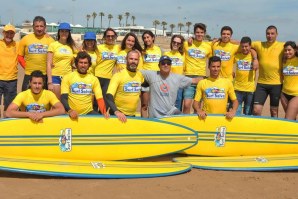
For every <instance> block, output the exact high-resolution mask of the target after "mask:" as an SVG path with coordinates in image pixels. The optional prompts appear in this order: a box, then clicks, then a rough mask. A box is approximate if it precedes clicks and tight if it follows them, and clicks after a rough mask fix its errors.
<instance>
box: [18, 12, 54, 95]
mask: <svg viewBox="0 0 298 199" xmlns="http://www.w3.org/2000/svg"><path fill="white" fill-rule="evenodd" d="M33 31H34V33H32V34H29V35H26V36H25V37H23V38H22V39H21V41H20V45H19V50H18V61H19V63H20V64H21V66H22V67H23V68H24V69H25V76H24V80H23V85H22V91H24V90H27V88H28V82H29V79H30V74H31V72H32V71H34V70H40V71H41V72H42V73H43V74H44V75H45V79H46V78H47V77H46V68H47V63H46V62H47V52H48V47H49V45H50V43H52V42H54V39H53V38H52V37H50V36H49V35H46V32H45V31H46V20H45V19H44V18H43V17H41V16H36V17H35V18H34V20H33ZM46 82H47V81H46Z"/></svg>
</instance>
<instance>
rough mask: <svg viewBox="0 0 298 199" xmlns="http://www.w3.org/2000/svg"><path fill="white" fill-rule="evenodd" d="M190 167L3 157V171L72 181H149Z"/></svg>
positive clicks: (179, 164)
mask: <svg viewBox="0 0 298 199" xmlns="http://www.w3.org/2000/svg"><path fill="white" fill-rule="evenodd" d="M190 169H191V165H190V164H185V163H173V162H123V161H98V160H93V161H92V160H91V161H90V160H61V159H47V158H30V157H16V156H15V157H10V156H0V170H3V171H8V172H18V173H27V174H35V175H45V176H60V177H73V178H146V177H159V176H170V175H176V174H180V173H185V172H187V171H190Z"/></svg>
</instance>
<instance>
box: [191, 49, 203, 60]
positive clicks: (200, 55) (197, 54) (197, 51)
mask: <svg viewBox="0 0 298 199" xmlns="http://www.w3.org/2000/svg"><path fill="white" fill-rule="evenodd" d="M188 55H189V56H190V57H193V58H200V59H204V58H205V57H206V53H205V52H204V51H201V50H200V49H197V48H191V49H189V50H188Z"/></svg>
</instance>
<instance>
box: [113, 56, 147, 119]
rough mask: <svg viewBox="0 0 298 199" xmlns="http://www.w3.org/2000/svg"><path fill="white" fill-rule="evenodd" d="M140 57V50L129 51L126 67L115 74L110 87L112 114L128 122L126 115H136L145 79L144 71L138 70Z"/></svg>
mask: <svg viewBox="0 0 298 199" xmlns="http://www.w3.org/2000/svg"><path fill="white" fill-rule="evenodd" d="M139 59H140V53H139V52H138V51H136V50H131V51H129V52H128V53H127V56H126V65H127V66H126V69H123V70H122V71H121V72H119V73H116V74H114V76H113V77H112V79H111V82H110V85H109V88H108V92H107V102H108V104H109V107H110V108H111V114H114V115H116V116H117V117H118V118H119V120H120V121H122V122H126V116H135V115H136V110H137V107H138V102H139V99H140V93H141V88H142V87H141V84H142V83H143V81H144V78H143V75H142V73H141V72H139V71H137V67H138V64H139Z"/></svg>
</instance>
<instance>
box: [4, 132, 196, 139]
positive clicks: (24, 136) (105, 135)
mask: <svg viewBox="0 0 298 199" xmlns="http://www.w3.org/2000/svg"><path fill="white" fill-rule="evenodd" d="M60 136H61V135H60V134H57V135H16V136H11V135H1V136H0V139H1V138H47V137H48V138H57V137H60ZM142 136H152V137H153V136H179V137H184V136H197V133H195V134H181V133H180V134H179V133H174V134H113V135H111V134H108V133H107V134H102V135H96V134H95V135H92V134H90V135H72V137H78V138H79V137H142Z"/></svg>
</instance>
